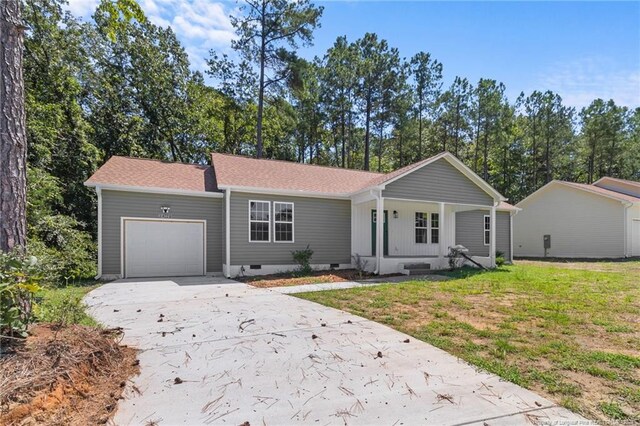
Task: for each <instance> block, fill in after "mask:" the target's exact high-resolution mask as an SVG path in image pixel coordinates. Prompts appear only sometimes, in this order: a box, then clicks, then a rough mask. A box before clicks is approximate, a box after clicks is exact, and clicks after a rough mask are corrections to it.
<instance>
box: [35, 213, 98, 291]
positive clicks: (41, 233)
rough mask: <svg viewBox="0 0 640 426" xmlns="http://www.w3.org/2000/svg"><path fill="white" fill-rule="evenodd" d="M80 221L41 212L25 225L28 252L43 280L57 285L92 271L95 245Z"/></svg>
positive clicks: (84, 276)
mask: <svg viewBox="0 0 640 426" xmlns="http://www.w3.org/2000/svg"><path fill="white" fill-rule="evenodd" d="M81 227H82V223H80V222H78V221H77V220H75V219H74V218H72V217H69V216H64V215H55V216H43V217H41V218H40V219H39V220H38V221H37V222H36V223H35V224H33V225H31V226H30V228H29V243H28V251H29V254H32V255H34V256H36V257H37V258H38V259H39V260H40V263H41V264H42V278H43V282H44V283H46V284H49V285H54V286H61V285H65V284H68V283H69V282H71V281H77V280H84V279H88V278H92V277H93V276H95V274H96V246H95V244H94V242H93V241H92V239H91V236H90V235H89V233H88V232H84V231H81V230H80V228H81Z"/></svg>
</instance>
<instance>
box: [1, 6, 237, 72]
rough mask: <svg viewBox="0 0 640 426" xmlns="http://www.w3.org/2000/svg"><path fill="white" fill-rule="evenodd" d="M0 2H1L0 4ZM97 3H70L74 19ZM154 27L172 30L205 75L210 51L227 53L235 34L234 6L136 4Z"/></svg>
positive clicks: (86, 16) (193, 65)
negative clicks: (232, 14)
mask: <svg viewBox="0 0 640 426" xmlns="http://www.w3.org/2000/svg"><path fill="white" fill-rule="evenodd" d="M0 1H1V0H0ZM99 2H100V0H69V6H68V9H69V10H70V11H71V13H73V14H74V15H75V16H77V17H80V18H83V19H85V20H86V19H89V18H90V17H91V15H92V14H93V12H94V11H95V9H96V7H97V6H98V4H99ZM138 4H139V5H140V7H141V8H142V10H143V11H144V13H145V15H146V16H147V18H148V19H149V21H151V22H152V23H153V24H155V25H158V26H160V27H163V28H166V27H171V28H173V30H174V31H175V33H176V35H177V36H178V39H179V40H180V42H181V43H182V45H183V46H184V48H185V50H186V51H187V54H188V55H189V59H190V61H191V68H192V69H194V70H200V71H204V70H205V68H206V62H205V58H207V57H208V56H209V50H210V49H216V50H220V51H223V52H229V51H230V49H231V41H232V40H233V39H234V37H235V31H234V28H233V26H232V25H231V20H230V19H229V15H230V14H231V13H237V10H236V9H235V8H233V3H229V2H225V1H216V0H138Z"/></svg>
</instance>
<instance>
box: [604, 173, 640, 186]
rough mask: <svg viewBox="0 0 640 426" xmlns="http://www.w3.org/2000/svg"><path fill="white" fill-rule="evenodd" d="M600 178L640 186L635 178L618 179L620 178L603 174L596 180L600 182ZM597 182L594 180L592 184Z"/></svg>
mask: <svg viewBox="0 0 640 426" xmlns="http://www.w3.org/2000/svg"><path fill="white" fill-rule="evenodd" d="M601 180H612V181H614V182H621V183H624V184H627V185H631V186H635V187H636V188H640V182H636V181H635V180H628V179H620V178H614V177H610V176H605V177H603V178H601V179H600V180H598V182H600V181H601ZM598 182H595V183H594V185H597V183H598Z"/></svg>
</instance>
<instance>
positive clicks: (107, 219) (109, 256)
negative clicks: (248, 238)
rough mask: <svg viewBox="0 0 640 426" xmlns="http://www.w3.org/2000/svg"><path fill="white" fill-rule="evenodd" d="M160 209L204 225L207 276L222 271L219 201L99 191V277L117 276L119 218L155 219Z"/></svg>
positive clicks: (175, 217)
mask: <svg viewBox="0 0 640 426" xmlns="http://www.w3.org/2000/svg"><path fill="white" fill-rule="evenodd" d="M161 206H169V207H171V217H172V218H173V219H197V220H206V221H207V272H220V271H222V257H223V244H224V234H223V231H222V220H223V216H224V215H223V210H222V208H223V204H222V199H220V198H207V197H192V196H184V195H168V194H145V193H140V192H124V191H105V190H103V191H102V273H103V274H104V275H119V274H120V273H121V272H120V218H121V217H145V218H157V217H158V216H159V213H160V207H161Z"/></svg>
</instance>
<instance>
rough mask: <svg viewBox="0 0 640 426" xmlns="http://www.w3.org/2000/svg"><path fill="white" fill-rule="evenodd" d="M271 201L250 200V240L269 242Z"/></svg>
mask: <svg viewBox="0 0 640 426" xmlns="http://www.w3.org/2000/svg"><path fill="white" fill-rule="evenodd" d="M270 211H271V203H270V202H269V201H249V241H250V242H252V243H253V242H256V243H268V242H269V241H270V238H269V234H270V233H269V225H270V224H271V218H270Z"/></svg>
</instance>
